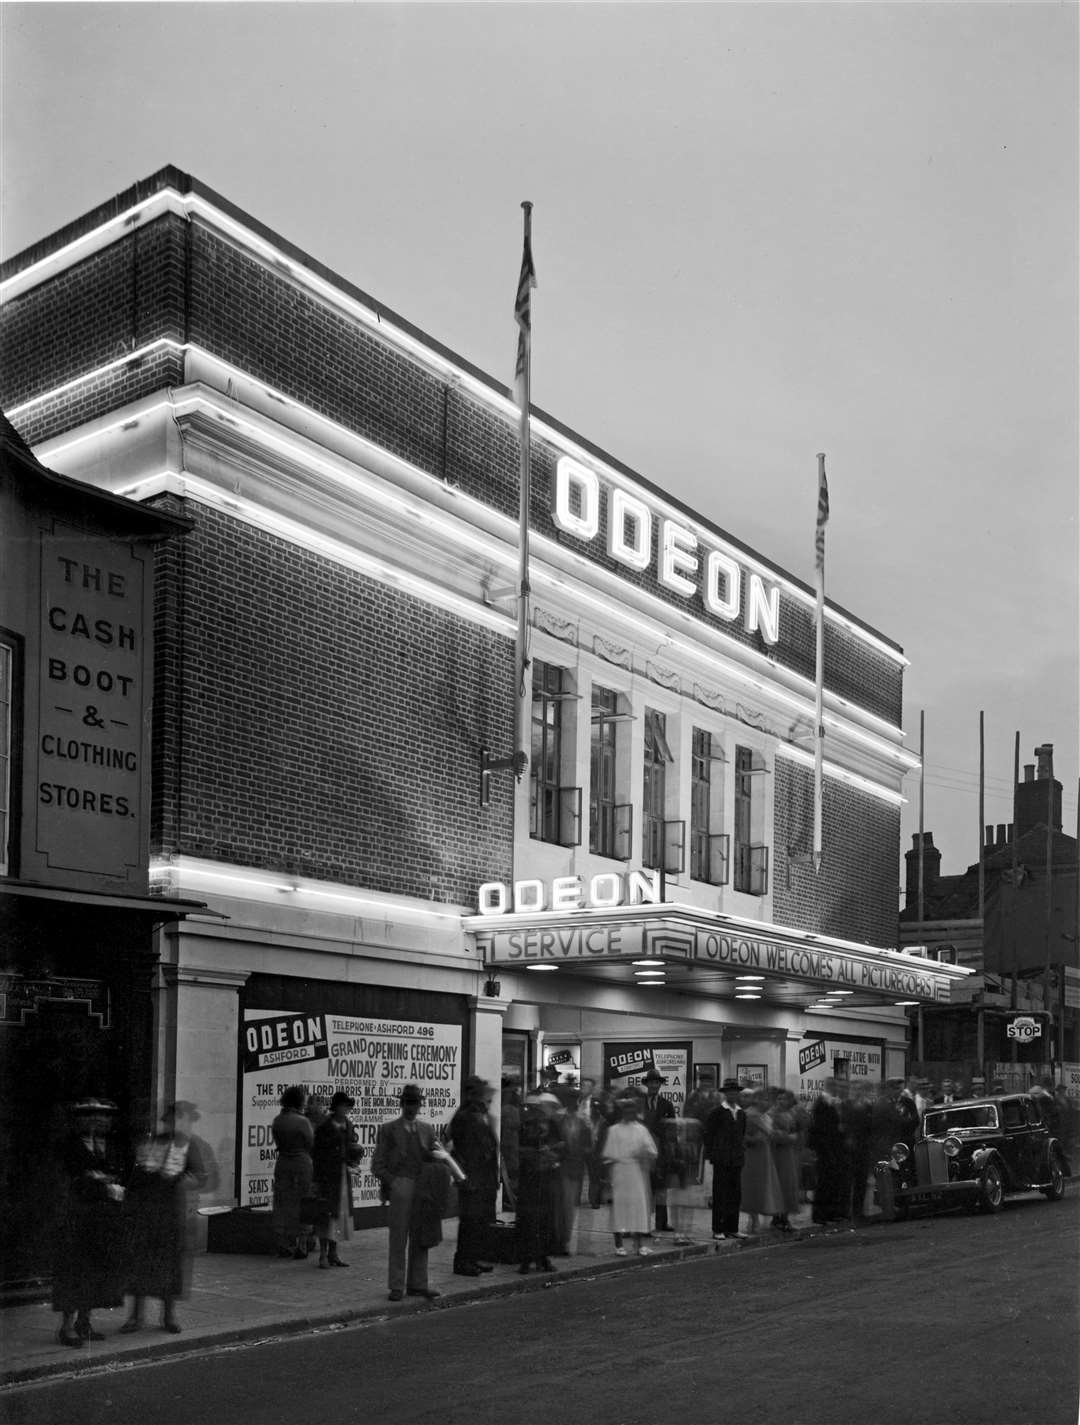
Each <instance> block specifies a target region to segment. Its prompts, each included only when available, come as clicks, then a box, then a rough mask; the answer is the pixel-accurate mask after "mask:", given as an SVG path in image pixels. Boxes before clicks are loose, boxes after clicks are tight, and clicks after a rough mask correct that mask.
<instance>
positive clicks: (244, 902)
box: [0, 169, 968, 1220]
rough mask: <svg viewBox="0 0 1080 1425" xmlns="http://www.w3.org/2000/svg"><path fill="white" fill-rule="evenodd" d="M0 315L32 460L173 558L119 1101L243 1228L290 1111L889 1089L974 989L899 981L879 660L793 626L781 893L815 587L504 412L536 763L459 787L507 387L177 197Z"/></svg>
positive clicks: (507, 711)
mask: <svg viewBox="0 0 1080 1425" xmlns="http://www.w3.org/2000/svg"><path fill="white" fill-rule="evenodd" d="M514 256H515V255H514V254H508V270H509V272H510V281H509V282H508V284H507V286H508V290H509V289H512V283H513V277H514V270H513V269H514V265H515V264H514V261H513V258H514ZM0 294H2V296H3V299H4V307H3V327H2V330H3V378H2V379H3V388H2V397H0V399H2V404H3V406H4V408H5V409H6V410H7V411H8V414H9V415H10V417H11V420H12V422H13V423H14V425H15V427H16V428H17V429H18V430H19V431H20V432H21V434H22V435H23V436H24V437H25V439H26V440H27V441H29V442H30V443H31V444H32V445H33V447H34V450H35V452H36V454H37V456H38V457H39V458H40V459H41V460H42V461H44V462H45V463H46V464H47V465H48V466H49V467H50V468H52V469H55V470H59V471H62V472H63V473H64V475H65V477H67V478H69V479H70V480H71V481H73V482H76V484H77V486H78V487H79V488H86V489H87V490H93V491H96V492H101V493H102V494H103V495H105V496H107V497H109V498H111V499H112V500H113V501H114V503H119V504H121V505H123V506H125V507H128V508H130V509H131V510H132V511H133V512H134V515H135V516H142V517H143V518H146V519H151V520H154V519H158V520H166V521H168V520H173V521H182V522H183V523H184V524H185V526H186V527H188V528H189V532H188V533H186V534H185V535H184V536H183V537H182V538H177V539H174V540H170V541H168V542H167V543H166V544H165V545H164V546H163V547H162V549H161V550H160V552H159V555H158V558H157V561H156V565H155V574H154V585H153V588H154V633H155V652H154V685H153V691H154V698H153V725H152V726H153V734H152V779H151V793H150V795H151V800H150V809H149V821H148V824H147V826H146V847H147V851H148V854H149V877H150V883H151V886H152V888H153V890H154V891H155V893H156V894H158V895H161V896H168V897H172V898H175V899H178V900H181V901H187V902H190V901H196V902H202V903H203V904H204V906H205V910H203V911H201V912H200V911H195V912H194V913H191V914H187V915H184V916H180V915H179V914H177V915H174V916H173V917H172V918H171V919H169V920H168V921H166V922H164V923H163V924H161V925H160V927H159V928H158V929H157V931H156V932H155V940H154V948H155V953H156V967H155V972H154V984H153V997H154V1050H153V1056H152V1063H151V1064H149V1065H148V1066H147V1071H146V1078H147V1082H146V1084H145V1089H142V1088H141V1089H140V1090H139V1094H144V1095H145V1097H146V1098H147V1099H149V1100H150V1101H152V1102H154V1103H155V1104H160V1103H162V1102H165V1101H167V1100H168V1099H170V1098H173V1097H183V1098H187V1099H192V1100H195V1101H196V1102H198V1104H199V1105H200V1108H201V1111H202V1120H201V1123H200V1128H201V1130H202V1131H203V1133H204V1136H205V1137H206V1138H207V1139H208V1140H209V1141H210V1143H211V1146H212V1148H213V1150H214V1152H215V1154H216V1157H217V1159H218V1162H219V1165H220V1168H221V1183H220V1199H221V1201H223V1202H228V1201H231V1200H237V1201H239V1202H241V1203H245V1204H255V1203H260V1202H265V1201H266V1200H267V1197H268V1194H269V1183H270V1172H271V1167H272V1158H273V1150H272V1148H271V1147H270V1146H269V1144H268V1124H269V1120H270V1118H271V1117H272V1116H273V1113H274V1111H275V1107H276V1101H277V1096H278V1094H279V1093H280V1091H281V1088H282V1087H283V1086H284V1085H285V1084H287V1083H289V1082H295V1081H301V1082H304V1083H306V1084H308V1085H310V1086H311V1087H313V1088H319V1087H324V1088H330V1087H338V1086H344V1087H346V1088H348V1090H349V1091H350V1092H351V1093H353V1094H354V1096H355V1097H356V1098H357V1100H358V1105H357V1110H356V1117H357V1120H358V1121H359V1122H360V1123H361V1125H362V1131H363V1132H364V1133H365V1134H366V1135H367V1137H368V1139H369V1140H371V1139H372V1138H373V1135H374V1130H375V1125H376V1124H377V1122H378V1121H379V1120H380V1119H381V1118H382V1117H384V1116H388V1115H389V1113H390V1112H392V1111H393V1107H394V1103H395V1100H396V1094H397V1091H398V1089H399V1088H400V1085H401V1084H402V1083H403V1082H405V1081H406V1080H414V1081H418V1082H420V1083H421V1084H422V1086H423V1088H424V1091H425V1093H426V1095H427V1106H426V1109H425V1112H426V1113H427V1114H428V1115H429V1116H430V1117H432V1118H434V1119H436V1120H441V1119H444V1118H446V1117H448V1116H449V1114H450V1112H451V1111H452V1109H453V1106H454V1104H455V1103H456V1101H457V1098H458V1094H459V1090H460V1085H461V1081H462V1078H463V1076H464V1075H465V1074H466V1073H469V1072H478V1073H481V1074H483V1075H485V1076H486V1077H488V1078H489V1079H491V1080H493V1081H495V1082H498V1081H499V1080H500V1078H501V1076H502V1075H503V1074H515V1075H517V1076H519V1077H521V1078H522V1079H524V1080H531V1079H532V1077H533V1076H534V1075H535V1074H536V1073H537V1071H538V1069H539V1068H540V1067H541V1066H542V1065H543V1064H545V1063H554V1064H555V1065H556V1066H558V1067H559V1068H560V1069H561V1070H562V1072H564V1073H565V1074H567V1075H570V1074H573V1075H586V1076H590V1077H593V1078H596V1079H598V1080H607V1081H608V1082H611V1083H617V1082H621V1081H624V1080H625V1079H627V1078H632V1077H635V1076H640V1074H641V1073H642V1072H643V1071H644V1068H645V1067H647V1065H648V1064H649V1063H657V1064H659V1065H661V1067H662V1070H663V1072H664V1073H665V1075H666V1076H667V1078H668V1080H669V1083H668V1090H667V1091H669V1092H671V1093H672V1094H673V1095H674V1096H675V1097H676V1098H681V1097H682V1095H683V1094H684V1093H685V1092H686V1089H687V1087H688V1086H689V1085H691V1084H692V1083H693V1081H694V1078H695V1077H696V1076H697V1075H698V1074H700V1072H701V1070H702V1068H703V1066H709V1067H710V1068H712V1069H714V1070H715V1071H716V1072H718V1073H720V1074H723V1075H726V1074H738V1075H739V1076H740V1077H743V1078H745V1079H746V1080H747V1081H748V1082H749V1081H767V1082H769V1083H777V1082H786V1083H788V1084H790V1085H791V1086H792V1087H794V1088H795V1089H796V1090H797V1091H802V1092H806V1093H808V1092H810V1091H811V1090H812V1089H813V1087H814V1086H815V1084H817V1083H818V1082H820V1080H821V1078H822V1077H824V1076H825V1075H827V1074H837V1075H840V1076H842V1077H848V1078H851V1079H852V1080H856V1081H860V1082H863V1083H867V1084H870V1085H873V1084H875V1083H877V1082H880V1080H881V1079H882V1078H883V1077H884V1076H885V1075H886V1074H892V1073H900V1072H903V1070H904V1068H905V1065H906V1055H907V1033H908V1023H907V1019H906V1016H905V1012H904V1007H903V1006H904V1005H905V1004H909V1005H910V1004H926V1005H933V1004H946V1003H949V1002H950V1000H951V996H952V992H953V988H954V986H955V985H957V984H959V983H962V982H964V981H965V980H966V979H967V978H968V971H967V970H965V969H964V968H963V967H957V966H953V965H945V964H936V963H931V962H928V961H927V960H926V959H925V958H920V957H918V956H913V955H908V954H904V953H901V952H898V951H897V950H896V948H895V940H896V920H895V900H896V887H897V881H898V863H899V817H900V805H901V802H902V784H903V780H904V777H905V775H906V774H907V773H908V772H909V771H910V770H911V768H912V767H913V766H914V765H915V759H914V758H913V757H912V756H911V754H910V753H909V752H908V751H906V749H905V747H904V742H903V730H902V724H901V704H902V679H903V670H904V667H905V663H906V660H905V658H904V655H903V652H902V650H901V648H900V647H899V646H898V645H897V644H896V643H895V642H894V641H893V640H892V639H891V638H890V637H889V636H887V635H885V634H883V633H881V632H879V631H877V630H875V629H873V628H871V627H869V626H868V625H867V624H866V623H865V622H864V621H863V620H862V619H860V618H859V617H858V615H857V614H855V613H850V612H847V611H845V610H843V609H840V608H838V607H837V606H835V605H833V604H831V603H830V604H827V606H826V612H825V628H824V637H825V694H824V725H825V757H824V783H823V840H824V848H825V851H824V860H823V864H822V866H821V870H820V873H819V874H815V872H814V870H813V867H812V863H811V858H810V855H809V853H810V849H811V847H810V839H811V832H812V823H813V738H812V731H813V715H814V630H815V624H814V595H813V592H812V591H811V590H810V589H809V588H808V587H807V586H806V584H804V583H803V582H802V581H801V580H800V579H799V578H797V577H796V576H794V575H792V574H791V573H789V572H787V571H785V570H784V569H782V568H780V567H778V566H777V565H776V564H774V563H773V562H772V561H771V560H770V559H769V558H768V557H767V556H766V555H763V554H761V553H759V552H757V551H755V550H753V549H750V548H748V547H747V546H745V545H744V544H742V543H740V542H739V541H738V540H737V539H736V538H734V537H733V536H732V535H731V534H729V533H727V532H726V531H724V530H722V529H720V528H717V527H716V526H714V525H712V524H711V523H710V522H708V521H707V520H705V519H703V518H702V517H701V516H700V515H698V514H697V513H695V512H694V511H693V510H691V509H688V508H687V507H685V506H684V505H682V504H680V503H679V502H678V501H676V500H674V499H672V498H671V496H670V495H668V494H667V493H666V492H665V490H664V488H663V486H664V473H663V471H655V472H650V477H649V478H647V479H646V478H643V477H642V476H641V475H639V474H638V473H636V472H634V471H633V470H630V469H629V468H627V467H626V466H625V465H623V464H622V463H621V462H620V461H619V460H618V459H617V458H616V457H614V456H613V455H611V454H608V453H606V452H604V451H602V450H600V449H599V448H597V447H596V446H595V445H593V444H592V443H591V442H590V441H589V440H588V439H587V438H586V437H585V436H583V435H580V434H577V433H575V432H573V431H570V430H568V429H566V428H565V427H563V426H562V425H560V424H559V423H558V421H557V420H556V419H554V418H553V417H551V416H548V415H546V414H544V413H543V412H541V411H539V410H533V412H532V418H531V450H532V507H531V510H530V526H531V548H532V560H531V567H530V585H531V598H530V611H529V620H528V629H529V638H530V646H529V659H530V665H529V678H530V686H529V692H530V694H531V708H532V743H531V759H530V766H529V770H528V773H527V775H526V777H525V778H524V779H523V780H522V781H521V783H520V785H518V784H516V783H515V781H514V779H513V777H512V775H511V774H510V773H509V772H508V771H505V770H496V771H493V772H490V773H488V774H486V775H485V772H484V769H485V767H486V766H487V763H486V762H485V760H484V759H485V757H488V758H494V759H495V760H496V761H498V760H499V759H500V758H504V757H505V755H506V754H507V753H508V752H510V751H511V749H512V746H513V739H514V714H515V687H514V635H515V627H516V607H515V604H514V602H513V599H512V597H511V596H509V595H508V592H507V591H508V590H509V589H512V588H514V587H515V575H516V569H517V559H518V465H519V445H518V438H517V411H516V409H515V407H514V405H513V403H512V400H511V398H510V396H509V394H508V392H507V390H506V389H505V388H504V387H503V386H502V385H501V384H499V383H498V382H495V381H493V380H492V379H491V378H490V377H489V376H487V375H486V374H484V373H483V372H481V371H479V370H477V369H476V368H474V367H473V366H471V365H470V364H469V363H468V361H466V360H464V359H462V358H461V357H459V356H457V355H455V354H454V353H453V352H451V351H449V350H447V349H446V348H445V347H443V346H441V345H440V344H439V343H438V342H436V341H434V340H433V339H431V338H430V337H428V336H427V335H425V334H424V333H423V332H421V331H420V330H418V329H417V328H416V327H414V326H413V325H412V324H411V323H409V322H408V321H406V320H405V319H403V318H401V317H399V316H397V315H396V314H394V313H393V312H391V311H389V310H387V309H386V308H385V307H384V306H383V305H382V304H381V303H380V302H378V301H377V300H376V299H374V298H373V297H371V296H369V295H368V294H366V293H364V292H362V291H360V290H359V289H357V288H355V287H353V286H352V285H350V284H349V283H348V282H346V281H344V280H342V279H341V278H340V277H338V276H336V275H335V274H334V273H333V272H330V271H328V270H327V269H326V268H324V267H322V266H321V265H320V264H319V263H318V261H317V260H315V259H314V258H312V257H309V256H308V255H306V254H305V253H303V252H300V251H299V250H297V249H296V248H294V247H293V246H291V245H290V244H289V243H288V242H287V241H286V240H284V239H283V238H281V237H279V236H277V235H276V234H274V233H272V232H269V231H268V230H267V229H266V228H265V227H263V226H262V225H261V224H260V223H259V222H257V221H256V220H255V219H253V218H251V217H249V216H247V215H246V214H244V213H243V212H241V211H239V210H238V209H236V208H235V207H234V206H233V205H232V204H230V203H229V202H228V201H227V200H226V199H224V198H222V197H220V196H219V195H217V194H215V193H213V192H212V191H210V190H209V189H207V188H206V187H205V186H204V185H202V184H201V183H199V182H198V181H197V180H195V179H193V178H191V177H190V176H188V175H186V174H182V173H180V172H178V171H176V170H173V169H165V170H163V171H162V172H160V173H158V174H156V175H154V176H153V177H152V178H150V179H149V180H147V181H146V182H143V183H140V184H138V185H136V186H135V187H133V188H132V189H130V190H128V191H127V192H126V193H123V194H120V195H118V196H117V197H116V198H114V199H113V200H111V201H110V202H109V203H108V204H105V205H104V206H103V207H102V208H100V209H98V210H96V211H95V212H93V213H90V214H88V215H86V216H85V217H84V218H82V219H80V220H78V221H76V222H74V223H72V224H71V225H70V226H69V227H67V228H65V229H63V230H62V231H60V232H58V233H56V234H54V235H53V236H52V237H51V238H49V239H46V240H45V241H43V242H42V243H40V244H38V245H37V246H36V247H34V248H33V249H31V250H29V251H27V252H25V253H23V254H21V255H20V256H18V257H16V258H14V259H12V261H10V262H9V263H8V264H7V265H6V266H5V268H4V270H3V273H2V277H0ZM492 300H493V301H498V300H499V299H498V294H497V293H493V298H492ZM510 306H511V303H510V300H509V297H508V300H507V327H508V349H510V350H512V343H513V327H512V323H511V317H510ZM809 535H810V532H809V530H808V545H809V543H810V538H809ZM12 728H13V729H14V728H15V724H14V723H13V724H12ZM9 736H10V746H11V750H12V755H13V757H17V756H18V755H19V746H20V740H19V736H18V734H17V732H16V731H14V730H13V731H12V732H11V733H10V734H9ZM23 746H24V748H25V744H23ZM23 755H26V754H25V751H24V754H23ZM71 814H72V815H73V816H82V815H83V812H82V811H81V810H80V809H78V808H73V809H72V813H71ZM112 1087H113V1088H114V1091H115V1092H117V1093H121V1092H126V1104H125V1106H126V1107H128V1108H132V1107H134V1106H136V1105H137V1104H139V1103H141V1102H142V1101H143V1099H142V1098H140V1096H139V1094H137V1093H135V1092H134V1090H129V1091H125V1090H124V1086H123V1085H112ZM358 1188H359V1196H360V1200H361V1201H362V1202H363V1203H364V1204H365V1206H366V1207H367V1206H371V1207H373V1206H374V1204H375V1202H376V1197H377V1193H376V1189H375V1185H374V1184H373V1183H372V1182H371V1181H370V1180H369V1179H368V1178H366V1177H365V1175H364V1174H363V1173H361V1175H360V1178H359V1182H358ZM362 1220H363V1218H362Z"/></svg>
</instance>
